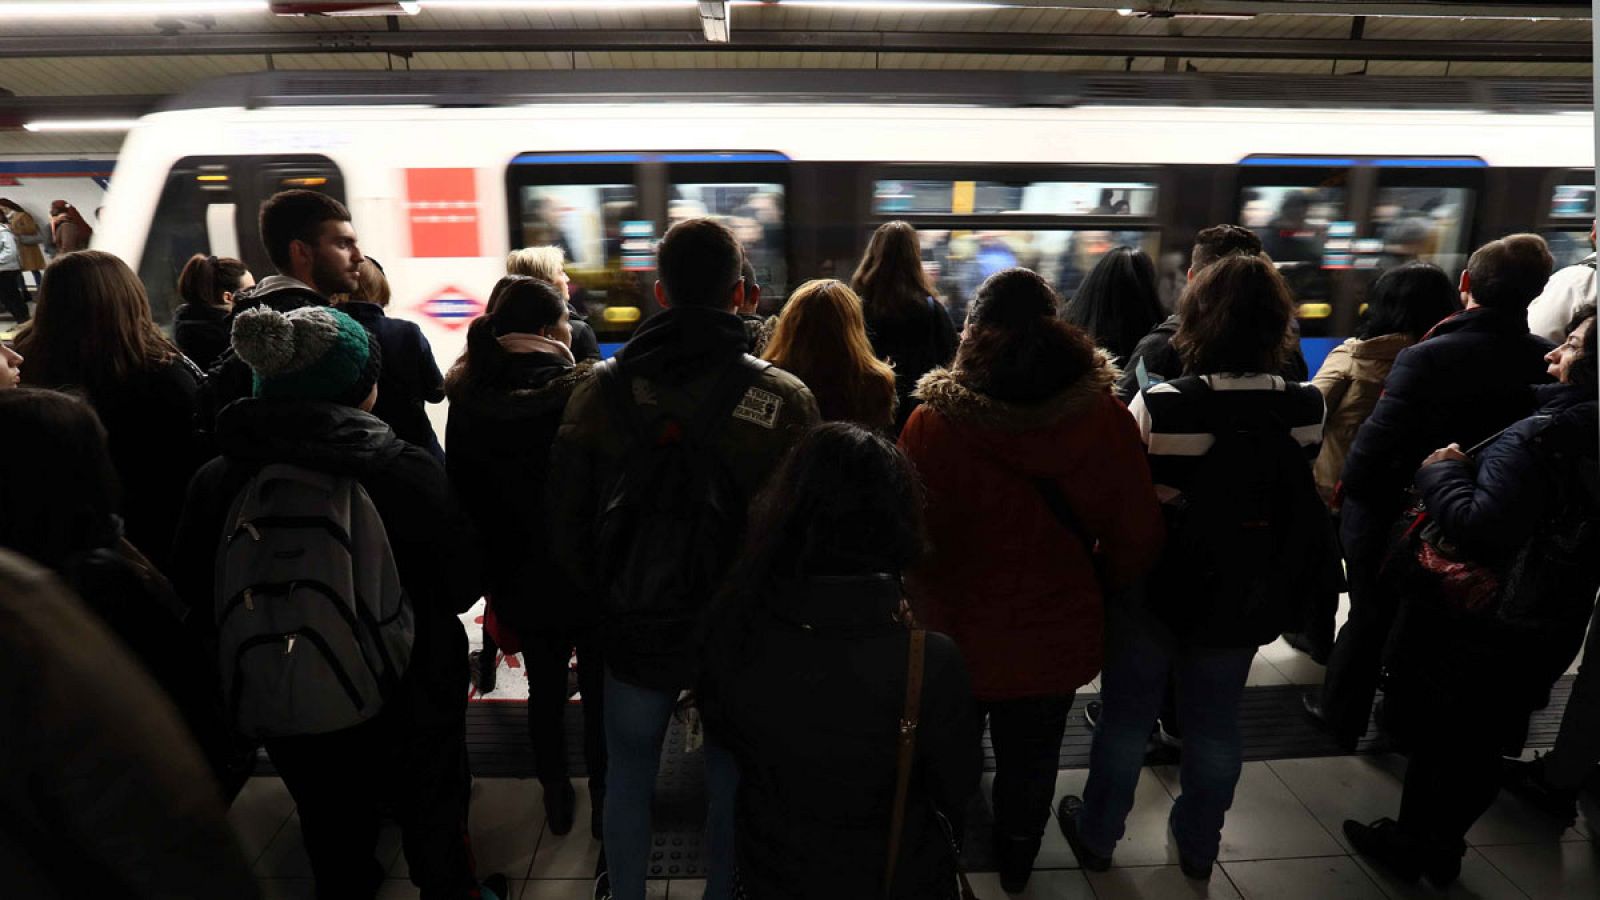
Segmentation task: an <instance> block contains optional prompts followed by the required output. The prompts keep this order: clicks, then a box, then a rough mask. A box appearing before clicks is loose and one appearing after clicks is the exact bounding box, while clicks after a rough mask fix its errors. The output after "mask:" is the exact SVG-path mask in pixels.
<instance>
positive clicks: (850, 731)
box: [702, 575, 983, 900]
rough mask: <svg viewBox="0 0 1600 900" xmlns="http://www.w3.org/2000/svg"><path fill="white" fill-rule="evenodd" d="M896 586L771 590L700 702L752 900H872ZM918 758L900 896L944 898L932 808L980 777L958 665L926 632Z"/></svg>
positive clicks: (946, 865)
mask: <svg viewBox="0 0 1600 900" xmlns="http://www.w3.org/2000/svg"><path fill="white" fill-rule="evenodd" d="M899 603H900V584H899V579H898V578H896V577H894V576H892V575H867V576H841V577H831V578H811V579H807V580H805V581H801V582H796V583H788V584H785V585H781V586H775V587H774V588H773V589H772V590H771V593H770V594H769V595H768V596H767V597H766V598H765V601H764V602H763V604H762V606H761V608H760V609H758V610H756V611H755V612H754V613H753V621H752V622H751V625H750V627H749V630H748V636H747V639H746V640H744V641H743V642H742V647H741V651H742V655H743V657H744V660H745V661H744V664H743V665H742V666H739V667H738V668H736V669H735V670H734V671H733V672H730V673H728V675H727V677H724V678H721V679H719V681H720V683H719V684H717V685H715V686H714V687H713V688H712V689H710V691H709V692H708V693H706V694H704V702H703V704H702V705H703V708H704V710H705V716H706V727H707V730H708V732H709V733H710V734H711V735H712V736H713V737H715V738H716V739H717V740H718V741H719V742H721V743H722V744H723V745H724V746H726V747H727V748H728V749H729V750H730V751H731V752H732V753H733V754H734V756H735V757H736V758H737V760H738V762H739V792H738V799H737V801H736V802H737V810H738V813H737V815H738V820H739V833H738V839H737V856H738V862H739V876H740V879H741V881H742V882H743V883H744V885H745V888H746V891H747V893H748V894H749V896H751V897H752V898H761V900H772V898H818V900H821V898H834V897H882V896H883V895H884V894H883V889H882V882H883V872H884V865H885V862H886V857H887V855H888V833H889V818H890V810H891V809H892V807H893V805H894V796H895V773H896V760H897V747H898V741H897V738H898V728H897V723H898V722H899V719H900V716H901V713H902V711H903V710H904V708H905V693H906V675H907V669H906V653H907V646H908V638H907V632H906V628H905V626H904V625H902V624H900V623H899V622H897V621H896V620H895V614H896V612H897V611H898V607H899ZM923 665H924V668H923V687H922V704H921V708H920V713H919V723H920V725H919V727H918V729H917V749H916V757H915V760H914V762H913V771H912V778H911V783H910V790H909V793H908V795H907V800H906V814H905V830H904V832H903V836H902V840H901V845H900V846H901V849H900V858H899V861H898V863H897V864H896V866H895V880H894V891H893V893H892V894H890V895H889V896H890V897H892V898H896V900H900V898H904V900H912V898H917V900H923V898H939V897H945V896H948V895H949V890H950V888H951V887H952V886H953V885H954V879H953V877H952V875H953V869H952V868H951V863H952V862H953V853H952V851H951V849H950V845H949V843H948V842H947V841H946V839H945V836H944V834H943V832H942V830H941V828H940V826H939V824H938V822H937V820H936V819H935V818H934V810H936V809H937V810H940V811H942V812H943V813H944V814H946V815H947V816H957V817H959V816H961V815H962V814H963V813H964V812H965V810H966V805H967V801H968V800H969V799H970V798H971V796H972V792H973V791H974V790H975V789H976V788H977V787H978V779H979V776H980V775H981V774H982V770H983V754H982V748H981V747H980V745H979V742H978V729H977V727H976V726H975V723H974V722H973V721H972V696H971V691H970V687H969V683H968V680H967V673H966V671H965V669H964V667H963V666H962V663H961V654H960V653H959V652H958V651H957V650H956V646H955V644H954V643H953V642H952V641H951V640H950V639H949V638H947V637H945V636H944V635H942V634H936V633H932V632H930V633H929V634H928V635H927V645H926V648H925V657H924V664H923Z"/></svg>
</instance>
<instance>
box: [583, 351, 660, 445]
mask: <svg viewBox="0 0 1600 900" xmlns="http://www.w3.org/2000/svg"><path fill="white" fill-rule="evenodd" d="M594 373H595V375H596V376H598V378H599V380H600V392H601V393H602V394H604V395H605V399H606V406H608V407H610V409H611V417H612V418H613V419H616V420H617V427H618V428H620V429H622V432H623V434H624V435H626V436H627V438H628V440H629V441H631V442H632V443H634V444H636V445H638V446H640V447H647V446H649V442H648V441H646V440H645V435H644V426H643V424H642V423H640V421H639V415H638V404H636V403H634V402H633V385H632V384H631V383H630V382H629V379H628V376H627V375H626V374H625V373H624V372H623V371H622V363H620V362H618V361H617V358H616V357H615V356H613V357H612V358H610V359H608V360H606V361H605V362H603V363H601V364H600V365H598V366H595V368H594Z"/></svg>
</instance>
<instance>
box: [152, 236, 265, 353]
mask: <svg viewBox="0 0 1600 900" xmlns="http://www.w3.org/2000/svg"><path fill="white" fill-rule="evenodd" d="M255 286H256V279H255V276H253V275H251V274H250V270H249V269H247V268H245V267H244V263H242V262H240V261H239V260H237V259H232V258H230V257H226V256H205V255H202V254H199V253H196V254H195V255H193V256H191V257H189V261H188V262H187V263H185V264H184V266H183V271H182V272H180V273H178V296H179V297H181V298H182V299H183V305H182V306H179V307H178V309H177V311H176V312H175V313H173V317H172V340H173V342H174V343H176V344H177V345H178V349H179V350H182V351H183V355H184V356H187V357H189V359H190V360H191V361H193V362H194V364H195V365H197V366H199V367H200V368H201V369H209V368H211V366H212V364H214V363H215V362H216V361H217V360H218V359H220V358H221V357H222V354H224V353H226V352H228V338H229V335H230V329H231V328H232V327H233V320H232V318H231V315H232V313H233V296H234V295H235V294H237V293H239V292H241V291H247V290H249V289H250V288H253V287H255Z"/></svg>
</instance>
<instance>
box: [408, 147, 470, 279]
mask: <svg viewBox="0 0 1600 900" xmlns="http://www.w3.org/2000/svg"><path fill="white" fill-rule="evenodd" d="M406 215H407V216H408V217H409V218H410V220H411V255H412V256H414V257H425V258H426V257H462V256H478V255H480V254H479V246H478V181H477V173H476V172H475V171H473V170H472V169H407V170H406Z"/></svg>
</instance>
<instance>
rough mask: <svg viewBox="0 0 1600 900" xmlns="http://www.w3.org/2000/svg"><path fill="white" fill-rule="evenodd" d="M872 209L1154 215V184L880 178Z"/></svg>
mask: <svg viewBox="0 0 1600 900" xmlns="http://www.w3.org/2000/svg"><path fill="white" fill-rule="evenodd" d="M872 211H873V212H874V213H876V214H878V215H883V216H900V215H905V216H916V215H1017V214H1022V215H1047V216H1153V215H1155V212H1156V186H1155V185H1154V184H1151V183H1148V182H1142V181H1128V182H1099V181H1095V182H1089V181H1031V182H1030V181H1019V182H1001V181H948V180H920V179H905V178H896V179H879V180H878V181H875V182H874V183H873V191H872Z"/></svg>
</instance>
